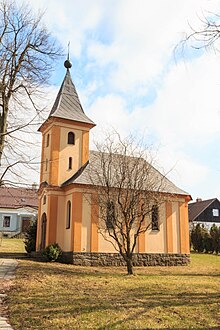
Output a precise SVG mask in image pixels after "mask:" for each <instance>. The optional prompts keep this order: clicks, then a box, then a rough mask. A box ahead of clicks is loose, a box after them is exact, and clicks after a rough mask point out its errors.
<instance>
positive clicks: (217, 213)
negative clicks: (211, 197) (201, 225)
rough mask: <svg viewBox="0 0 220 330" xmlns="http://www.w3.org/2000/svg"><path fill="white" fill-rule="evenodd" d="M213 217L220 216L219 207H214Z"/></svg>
mask: <svg viewBox="0 0 220 330" xmlns="http://www.w3.org/2000/svg"><path fill="white" fill-rule="evenodd" d="M212 215H213V217H219V209H212Z"/></svg>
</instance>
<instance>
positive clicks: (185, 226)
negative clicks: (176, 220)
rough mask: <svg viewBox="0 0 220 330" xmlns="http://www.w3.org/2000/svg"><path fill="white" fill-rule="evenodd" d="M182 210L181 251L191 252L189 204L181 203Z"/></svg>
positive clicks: (180, 209)
mask: <svg viewBox="0 0 220 330" xmlns="http://www.w3.org/2000/svg"><path fill="white" fill-rule="evenodd" d="M179 212H180V252H181V253H189V252H190V246H189V222H188V204H187V203H186V202H185V203H182V202H181V203H179Z"/></svg>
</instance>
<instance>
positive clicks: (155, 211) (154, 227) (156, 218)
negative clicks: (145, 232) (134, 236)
mask: <svg viewBox="0 0 220 330" xmlns="http://www.w3.org/2000/svg"><path fill="white" fill-rule="evenodd" d="M151 221H152V230H159V210H158V206H157V205H153V206H152V219H151Z"/></svg>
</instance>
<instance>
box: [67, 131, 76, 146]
mask: <svg viewBox="0 0 220 330" xmlns="http://www.w3.org/2000/svg"><path fill="white" fill-rule="evenodd" d="M68 144H75V134H74V133H73V132H69V133H68Z"/></svg>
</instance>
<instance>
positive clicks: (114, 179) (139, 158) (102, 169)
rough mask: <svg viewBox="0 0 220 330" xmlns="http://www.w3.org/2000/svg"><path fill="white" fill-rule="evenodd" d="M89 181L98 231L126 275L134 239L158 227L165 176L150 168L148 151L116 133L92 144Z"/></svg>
mask: <svg viewBox="0 0 220 330" xmlns="http://www.w3.org/2000/svg"><path fill="white" fill-rule="evenodd" d="M96 147H97V150H98V152H94V153H93V161H92V162H91V164H90V165H89V166H90V170H89V176H90V178H89V180H90V182H91V183H92V184H93V185H95V186H96V190H95V194H94V197H93V203H95V205H97V204H98V205H99V211H98V212H99V214H98V216H99V231H100V233H101V234H102V235H103V237H104V238H105V239H106V240H108V241H110V242H111V243H112V244H113V246H114V248H115V249H116V250H117V251H118V252H119V253H120V254H121V256H122V257H123V259H124V261H125V262H126V265H127V272H128V274H133V255H134V252H135V247H136V245H137V241H138V237H139V236H140V235H141V234H143V233H145V232H146V231H147V230H148V229H150V228H152V229H154V230H158V228H159V206H160V204H161V203H163V201H164V197H163V194H162V193H161V192H162V191H163V188H164V186H165V181H166V179H165V177H164V176H162V175H161V174H160V173H159V172H158V171H157V170H155V168H154V167H153V157H152V156H151V152H150V148H147V149H146V148H145V146H144V145H143V143H136V141H135V139H134V138H132V137H128V138H126V139H123V140H122V139H121V137H120V135H119V134H118V133H116V132H114V133H113V134H107V136H106V138H105V139H104V142H102V143H97V144H96Z"/></svg>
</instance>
